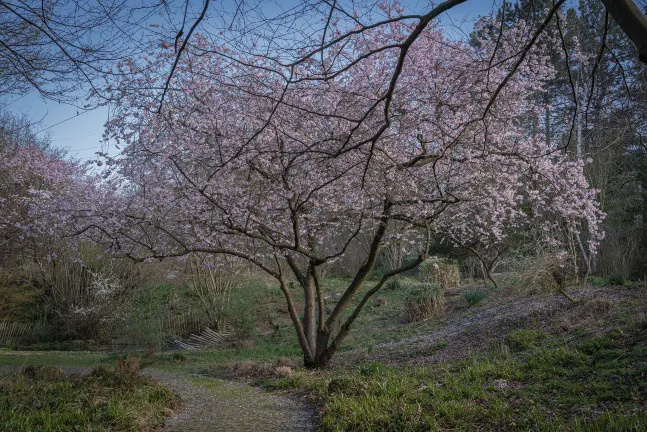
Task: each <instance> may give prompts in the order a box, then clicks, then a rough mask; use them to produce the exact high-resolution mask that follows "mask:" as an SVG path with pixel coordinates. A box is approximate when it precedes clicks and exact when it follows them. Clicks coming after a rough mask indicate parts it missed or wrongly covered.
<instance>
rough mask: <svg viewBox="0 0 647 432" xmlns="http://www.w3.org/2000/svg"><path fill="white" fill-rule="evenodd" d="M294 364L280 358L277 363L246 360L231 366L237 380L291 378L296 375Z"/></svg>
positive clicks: (230, 368)
mask: <svg viewBox="0 0 647 432" xmlns="http://www.w3.org/2000/svg"><path fill="white" fill-rule="evenodd" d="M293 367H294V363H293V362H292V361H291V360H289V359H287V358H284V357H282V358H280V359H279V360H278V361H276V362H254V361H251V360H244V361H239V362H232V363H230V364H229V370H230V372H231V373H232V374H233V375H234V376H236V377H237V378H242V379H259V378H291V377H292V375H293V374H294V369H293Z"/></svg>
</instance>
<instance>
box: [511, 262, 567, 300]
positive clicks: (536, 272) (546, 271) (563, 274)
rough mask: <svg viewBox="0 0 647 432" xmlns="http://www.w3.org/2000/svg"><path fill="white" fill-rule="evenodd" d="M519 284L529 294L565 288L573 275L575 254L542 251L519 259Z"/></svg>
mask: <svg viewBox="0 0 647 432" xmlns="http://www.w3.org/2000/svg"><path fill="white" fill-rule="evenodd" d="M515 264H516V265H515V267H517V269H518V270H517V273H518V276H519V277H518V281H517V283H518V286H519V287H521V288H522V289H523V290H524V291H526V292H527V293H529V294H536V293H542V292H555V291H558V290H560V289H563V287H564V284H565V283H566V280H567V279H569V278H570V277H573V275H574V273H575V265H574V261H573V256H572V255H569V254H567V253H565V252H553V253H542V254H539V255H533V256H526V257H521V258H518V259H517V262H516V263H515Z"/></svg>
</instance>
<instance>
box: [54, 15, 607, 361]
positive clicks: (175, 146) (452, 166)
mask: <svg viewBox="0 0 647 432" xmlns="http://www.w3.org/2000/svg"><path fill="white" fill-rule="evenodd" d="M446 3H447V4H449V3H458V2H446ZM447 4H441V5H440V6H439V7H441V6H443V5H444V6H443V7H446V6H447ZM440 10H441V9H434V11H435V12H434V13H440V12H439V11H440ZM383 11H384V13H385V15H386V16H387V17H389V18H388V20H387V22H386V23H385V24H384V25H380V26H376V27H373V28H361V30H362V31H361V32H358V33H356V34H353V33H352V32H345V33H343V35H344V37H343V39H340V41H341V42H340V43H331V44H329V45H325V44H324V48H323V49H322V48H321V46H318V47H315V48H313V49H311V50H310V51H308V50H307V49H306V50H305V51H303V52H300V53H299V54H298V56H299V60H297V61H286V59H285V57H281V56H278V57H276V56H270V55H258V54H257V53H249V52H244V51H236V50H232V49H231V48H230V47H229V46H227V45H222V44H213V43H212V42H211V41H210V40H209V38H207V37H203V36H200V35H195V36H194V39H193V43H192V44H190V45H187V46H186V47H185V51H184V54H183V56H182V57H181V58H180V60H179V61H178V57H177V55H176V52H175V50H174V47H173V45H172V44H170V43H162V44H161V45H160V46H159V47H158V48H157V50H156V51H155V52H154V53H152V54H151V55H150V56H149V58H148V59H147V61H145V62H141V61H139V62H138V61H135V60H133V61H126V62H124V63H123V64H121V65H120V67H121V68H123V69H128V70H136V71H138V72H139V73H137V74H132V75H124V76H125V79H124V81H123V82H122V83H121V84H120V85H119V86H117V87H115V88H112V89H110V91H112V92H114V97H115V98H119V100H120V105H119V107H118V111H117V112H116V113H115V116H114V118H113V120H112V121H111V122H110V123H109V124H108V125H107V131H106V138H110V139H114V140H115V142H116V143H117V145H118V146H120V147H121V148H122V153H121V154H120V155H119V156H117V157H114V158H106V159H105V163H106V170H105V171H104V172H103V177H104V181H103V182H102V183H100V184H97V185H95V186H93V187H94V188H95V189H94V190H93V191H92V192H91V194H89V195H86V198H85V199H84V200H77V202H76V207H77V210H76V211H75V212H74V214H73V215H70V216H67V217H66V218H65V219H64V220H61V219H60V218H59V220H58V221H56V224H58V225H59V226H60V225H61V221H62V222H65V225H66V227H65V228H66V229H67V230H68V233H69V234H70V235H72V234H76V235H79V234H83V235H90V236H92V237H93V238H94V239H96V240H98V241H102V242H105V243H106V244H107V245H109V246H110V247H111V248H113V250H115V251H117V252H119V253H121V254H123V255H125V256H128V257H131V258H133V259H135V260H148V259H163V258H169V257H182V256H187V255H189V254H192V253H203V254H214V255H226V256H229V257H235V258H237V259H240V260H244V261H247V262H249V263H252V264H254V265H256V266H258V267H259V268H261V269H262V270H264V271H265V272H267V273H268V274H269V275H271V276H272V277H274V278H275V279H276V281H277V283H278V284H279V286H280V289H281V291H282V292H283V294H284V297H285V301H286V303H287V306H288V313H289V315H290V318H291V320H292V323H293V324H294V328H295V330H296V334H297V338H298V341H299V344H300V346H301V349H302V350H303V353H304V363H305V365H306V366H308V367H320V366H325V365H327V364H328V363H329V362H330V360H331V358H332V356H333V355H334V353H335V352H336V351H337V349H338V348H339V347H340V345H341V344H342V342H343V340H344V338H345V337H346V335H347V334H348V332H349V331H350V328H351V326H352V324H353V322H354V321H355V319H356V318H357V317H358V315H359V314H360V313H361V311H362V309H363V308H364V306H365V305H366V303H367V302H368V301H369V300H370V299H371V297H372V296H373V295H375V294H376V293H377V292H378V291H379V290H380V289H381V288H382V287H383V286H384V284H385V283H386V282H387V281H388V280H389V278H391V277H393V276H395V275H397V274H400V273H402V272H404V271H406V270H409V269H412V268H415V267H416V266H417V265H418V264H419V263H420V262H422V261H423V260H424V259H425V257H426V254H427V249H428V245H429V242H430V239H431V238H432V237H433V236H436V235H439V234H440V235H443V234H446V235H448V236H451V237H452V238H454V239H456V242H457V243H459V242H461V241H470V240H471V239H479V241H481V242H483V243H486V244H487V243H496V242H500V241H503V240H504V239H505V236H506V235H507V231H506V230H505V229H504V228H505V227H506V226H514V227H517V228H519V229H522V228H523V227H524V226H529V225H531V224H532V225H533V226H535V227H541V228H542V229H543V231H544V232H545V233H546V235H545V237H546V241H551V242H559V241H560V240H561V239H560V237H559V236H557V235H556V233H557V232H558V230H556V229H555V228H556V227H557V226H560V225H568V226H569V227H571V228H572V229H573V230H580V229H583V228H586V229H588V231H589V232H590V233H591V235H590V244H589V247H590V248H592V249H594V248H595V247H596V244H597V241H598V240H599V239H600V238H601V236H602V233H601V231H600V229H599V222H600V220H601V218H602V214H601V212H600V211H599V209H598V206H597V204H596V202H595V191H594V190H591V189H590V188H589V187H588V185H587V183H586V180H585V178H584V176H583V172H582V170H583V166H582V163H580V162H577V163H574V162H570V161H568V160H567V159H566V158H565V156H563V154H562V153H561V152H559V151H557V150H556V149H555V148H552V147H550V146H549V145H547V144H546V140H545V139H544V137H542V136H540V135H541V134H539V133H536V132H532V131H530V130H529V128H528V127H527V124H526V123H527V121H525V119H527V118H528V117H529V114H533V116H536V115H537V113H539V112H541V110H543V107H538V106H536V104H535V102H534V100H535V99H534V98H532V97H531V95H532V94H533V93H534V92H536V91H539V90H541V88H542V85H543V83H544V82H545V81H546V80H548V79H550V78H551V77H552V75H553V73H554V71H553V69H552V68H551V67H550V65H549V62H548V58H547V55H546V54H545V53H544V52H542V50H541V49H540V48H539V47H538V46H537V45H535V44H534V42H535V41H536V40H537V39H538V38H540V37H541V27H540V28H530V27H528V26H527V25H524V24H523V23H519V25H517V26H515V27H514V28H511V29H508V30H507V31H506V34H505V37H503V38H499V39H494V40H492V39H491V38H490V39H483V40H481V41H479V43H478V44H467V43H464V42H461V41H456V40H452V39H450V38H448V37H446V36H445V35H444V33H443V31H442V30H441V29H440V28H439V27H438V26H437V25H435V24H433V23H432V21H431V20H432V19H433V17H434V16H436V15H434V14H429V15H426V16H425V17H423V19H421V20H419V21H418V22H409V21H407V20H405V19H399V17H400V15H399V14H400V13H401V11H400V10H398V8H397V5H395V6H394V5H390V4H384V5H383ZM551 13H554V10H551V11H549V12H548V16H547V18H546V19H547V20H549V19H550V18H551V17H550V14H551ZM422 20H426V22H425V25H423V26H420V23H421V22H423V21H422ZM495 24H496V23H495ZM479 25H483V26H485V25H489V26H491V25H492V23H490V22H487V20H483V21H482V22H481V23H479ZM330 28H331V31H333V32H334V31H335V30H334V28H333V27H330ZM339 33H340V34H341V33H342V32H341V31H339ZM412 35H413V36H412ZM334 37H335V36H333V38H334ZM324 40H325V39H324ZM169 64H170V65H172V66H173V69H174V79H173V85H172V86H170V87H167V82H168V75H167V74H166V73H164V71H166V70H167V68H165V67H163V66H162V67H160V65H169ZM160 89H164V91H165V96H164V97H165V101H164V104H163V105H160V103H159V90H160ZM95 197H96V198H95ZM93 198H94V199H93ZM58 205H59V204H57V203H56V201H51V202H50V203H49V207H48V212H49V213H50V214H57V215H59V214H64V213H65V211H64V210H65V209H64V207H65V205H66V204H65V203H62V204H60V205H62V206H63V208H62V209H58V208H57V206H58ZM360 237H361V238H363V239H369V240H368V247H367V254H366V259H365V260H364V262H363V264H362V265H361V266H360V267H359V269H358V270H357V272H356V273H355V274H354V276H353V277H352V278H351V279H350V281H349V283H348V286H347V288H346V290H345V292H344V293H343V295H342V296H341V297H340V298H339V299H338V301H337V302H336V303H335V304H334V305H328V304H327V302H328V300H327V299H326V298H325V297H324V295H323V286H322V283H323V282H322V278H321V269H322V268H323V267H324V266H326V265H328V264H330V263H331V262H334V261H335V260H338V259H340V258H342V257H344V255H345V254H346V253H347V251H348V250H349V245H351V244H353V243H354V242H356V241H357V239H358V238H360ZM340 239H342V241H340ZM393 243H398V244H402V243H406V244H408V245H410V249H411V250H415V251H416V255H417V258H416V259H415V260H413V261H412V262H409V263H406V264H405V265H403V266H401V267H399V268H395V269H391V270H389V271H387V272H386V273H385V274H384V275H383V276H382V277H381V278H380V279H379V280H377V281H371V280H369V276H370V274H371V272H372V270H373V268H374V266H375V264H376V261H377V259H378V256H379V254H380V252H381V251H382V250H383V249H384V248H385V247H388V246H389V245H391V244H393ZM291 280H296V281H297V282H298V284H299V286H300V287H301V291H302V295H301V296H300V297H301V298H300V299H298V298H295V296H294V294H293V292H292V291H291V290H290V289H289V285H290V281H291ZM300 305H302V308H303V310H302V315H303V320H301V317H300V311H299V310H298V306H300Z"/></svg>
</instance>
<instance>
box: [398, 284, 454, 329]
mask: <svg viewBox="0 0 647 432" xmlns="http://www.w3.org/2000/svg"><path fill="white" fill-rule="evenodd" d="M405 306H406V312H407V320H408V321H409V322H416V321H424V320H426V319H429V318H432V317H434V316H436V315H438V314H439V313H441V312H442V311H443V310H444V308H445V297H444V295H443V290H442V288H441V287H440V285H439V284H434V283H425V282H419V283H415V284H410V286H409V293H408V294H407V297H406V299H405Z"/></svg>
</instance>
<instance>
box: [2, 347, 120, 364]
mask: <svg viewBox="0 0 647 432" xmlns="http://www.w3.org/2000/svg"><path fill="white" fill-rule="evenodd" d="M116 358H117V355H116V354H107V353H95V352H78V351H76V352H71V351H12V350H9V349H2V348H0V366H20V365H27V364H31V365H60V366H93V365H96V364H99V363H101V364H112V363H114V361H115V359H116Z"/></svg>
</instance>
